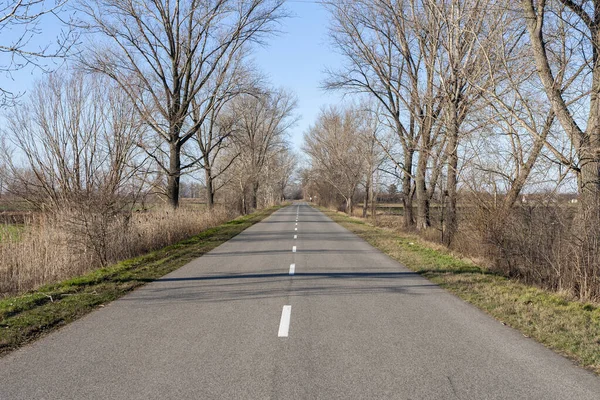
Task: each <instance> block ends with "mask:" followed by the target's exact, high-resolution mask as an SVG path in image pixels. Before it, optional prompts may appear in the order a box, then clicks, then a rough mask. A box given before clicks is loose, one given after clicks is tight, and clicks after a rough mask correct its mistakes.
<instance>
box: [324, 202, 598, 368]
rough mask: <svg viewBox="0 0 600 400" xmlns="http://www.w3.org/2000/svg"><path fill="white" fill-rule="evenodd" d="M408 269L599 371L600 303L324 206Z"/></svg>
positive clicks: (352, 230)
mask: <svg viewBox="0 0 600 400" xmlns="http://www.w3.org/2000/svg"><path fill="white" fill-rule="evenodd" d="M321 210H322V211H323V212H324V213H325V214H327V215H328V216H329V217H330V218H331V219H332V220H334V221H335V222H337V223H339V224H340V225H342V226H344V227H345V228H346V229H348V230H350V231H351V232H354V233H355V234H357V235H358V236H360V237H361V238H363V239H364V240H366V241H367V242H368V243H370V244H371V245H372V246H374V247H376V248H378V249H380V250H381V251H383V252H384V253H386V254H388V255H389V256H390V257H392V258H393V259H395V260H397V261H399V262H400V263H402V264H403V265H405V266H406V267H408V268H410V269H412V270H413V271H415V272H417V273H419V274H421V275H423V276H425V277H426V278H428V279H429V280H431V281H432V282H434V283H436V284H438V285H440V286H441V287H443V288H445V289H447V290H449V291H450V292H452V293H454V294H456V295H457V296H459V297H460V298H462V299H463V300H465V301H467V302H469V303H471V304H473V305H475V306H477V307H479V308H480V309H482V310H484V311H485V312H487V313H488V314H490V315H491V316H493V317H494V318H496V319H498V320H499V321H501V322H503V323H504V324H506V325H509V326H511V327H513V328H515V329H518V330H519V331H521V332H522V333H523V335H525V336H527V337H531V338H533V339H535V340H537V341H538V342H540V343H542V344H544V345H545V346H547V347H549V348H551V349H553V350H555V351H557V352H558V353H560V354H563V355H564V356H566V357H568V358H570V359H572V360H574V361H576V362H577V363H578V364H579V365H581V366H583V367H586V368H588V369H590V370H592V371H594V372H596V373H598V374H600V307H598V305H595V304H586V303H582V302H579V301H572V300H570V299H569V298H568V297H566V296H562V295H560V294H556V293H552V292H549V291H546V290H542V289H539V288H536V287H532V286H528V285H525V284H523V283H520V282H516V281H514V280H510V279H507V278H505V277H503V276H499V275H497V274H494V273H492V272H490V271H489V270H486V269H485V268H482V267H479V266H477V265H474V264H473V263H471V262H469V261H466V260H461V259H459V258H456V257H455V256H453V255H451V254H449V253H448V252H446V251H444V250H441V249H433V248H432V247H431V246H429V245H428V244H427V243H425V242H423V241H420V240H419V239H417V238H415V237H410V236H408V235H403V234H401V233H398V232H395V231H392V230H390V229H385V228H378V227H375V226H373V225H371V224H369V223H366V222H365V221H364V220H359V219H357V218H351V217H348V216H346V215H344V214H341V213H336V212H332V211H330V210H326V209H323V208H322V209H321Z"/></svg>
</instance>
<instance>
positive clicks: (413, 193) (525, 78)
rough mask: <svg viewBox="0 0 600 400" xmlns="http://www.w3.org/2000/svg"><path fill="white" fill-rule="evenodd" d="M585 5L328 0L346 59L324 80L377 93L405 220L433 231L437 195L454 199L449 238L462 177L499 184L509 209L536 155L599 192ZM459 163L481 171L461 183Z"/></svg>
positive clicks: (594, 194) (593, 194)
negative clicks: (390, 136)
mask: <svg viewBox="0 0 600 400" xmlns="http://www.w3.org/2000/svg"><path fill="white" fill-rule="evenodd" d="M585 3H586V5H585V6H579V5H577V4H576V3H573V2H569V1H549V2H533V1H522V2H521V3H520V7H514V6H513V7H509V6H508V5H507V4H506V3H505V2H501V1H494V0H485V1H484V0H464V1H450V0H448V1H441V2H440V1H431V0H403V1H392V0H359V1H354V2H346V1H328V2H326V3H325V4H326V6H327V7H328V9H329V11H330V13H331V16H332V19H333V22H332V26H331V37H332V40H333V43H334V45H335V47H336V48H337V49H338V50H339V51H340V52H341V53H342V54H343V55H344V57H345V59H346V63H345V65H344V66H343V67H342V68H340V69H337V70H331V71H329V78H328V79H327V81H326V82H325V86H326V88H327V89H330V90H341V91H344V92H345V93H354V94H361V95H363V96H366V97H368V98H370V99H371V101H372V102H373V103H372V104H375V105H376V106H377V108H378V110H379V114H380V115H381V123H382V124H384V125H385V126H386V128H387V129H388V130H389V131H390V132H393V134H394V136H395V140H394V141H392V142H388V143H386V144H384V143H381V142H380V143H379V144H380V146H382V147H383V150H384V151H385V153H386V154H387V155H388V159H389V161H390V162H391V163H392V164H393V165H394V167H395V168H396V170H398V171H400V181H401V188H402V193H403V205H404V210H405V213H404V223H405V226H407V227H410V226H413V224H414V225H415V227H416V228H417V229H418V230H424V229H427V228H428V227H429V226H430V224H431V221H430V204H431V202H432V200H433V199H434V197H436V193H437V196H438V197H439V196H442V197H447V201H446V204H447V215H446V219H445V237H446V239H445V241H446V243H447V244H449V243H451V242H452V238H453V236H454V235H455V233H456V231H457V229H458V217H457V201H458V191H459V187H465V186H466V185H472V186H473V187H474V188H475V187H477V188H478V189H481V188H482V187H483V186H484V185H486V184H492V185H493V186H498V185H501V186H503V187H502V189H499V190H500V191H501V192H502V194H503V201H502V209H503V210H505V211H507V210H510V208H511V207H512V206H513V205H514V203H515V202H516V200H517V199H518V198H519V194H520V193H522V191H523V189H524V186H525V184H526V183H527V182H528V180H530V179H531V174H532V172H535V168H536V165H537V164H538V163H539V164H543V165H544V166H545V167H548V169H549V170H551V172H552V173H556V176H557V177H558V178H557V179H555V181H562V180H563V179H564V178H565V177H566V176H567V175H568V174H570V173H571V174H573V175H574V176H575V177H576V178H577V181H578V183H579V185H578V187H579V191H580V192H581V193H582V194H583V195H584V197H585V198H586V199H589V201H588V203H589V202H597V198H598V196H599V193H600V191H599V190H598V181H599V169H598V157H599V154H598V152H599V151H598V149H599V148H600V147H599V143H598V139H597V135H598V132H600V127H598V123H597V122H596V120H597V119H598V116H597V114H598V112H597V111H596V110H597V109H598V106H597V104H596V103H597V101H598V100H597V95H596V92H597V90H598V88H597V87H596V86H597V85H596V84H595V79H596V78H594V77H595V75H594V74H595V71H596V68H597V67H595V65H596V64H595V63H596V58H597V56H596V48H597V45H598V43H597V40H596V39H594V38H595V35H597V34H596V33H594V32H595V30H594V29H596V28H595V25H594V23H593V22H592V21H594V14H593V13H594V9H593V7H592V6H591V4H592V3H594V4H596V2H585ZM588 3H589V4H588ZM548 20H550V22H547V21H548ZM545 21H546V22H545ZM574 28H576V29H574ZM599 81H600V80H599ZM540 89H543V90H544V91H545V92H546V95H545V96H544V97H541V96H540V95H541V93H540ZM548 100H550V101H548ZM586 114H587V116H586ZM557 122H558V123H557ZM581 125H584V126H585V128H581V127H580V126H581ZM494 142H495V143H497V144H496V145H494V144H493V143H494ZM486 144H487V145H490V144H491V145H492V146H494V148H491V149H489V148H488V149H487V150H488V151H487V152H486V151H484V150H485V149H484V147H485V145H486ZM393 147H395V148H393ZM499 156H500V158H498V157H499ZM541 158H543V160H541V161H540V159H541ZM494 164H495V165H494ZM461 173H462V176H463V177H466V176H470V177H472V178H475V179H470V180H469V181H468V182H467V180H466V179H463V180H462V182H461V183H462V185H459V181H460V179H459V176H460V174H461ZM486 174H487V175H488V179H481V178H482V176H484V175H486ZM476 192H477V190H476ZM413 202H416V207H414V208H416V214H413V205H414V203H413Z"/></svg>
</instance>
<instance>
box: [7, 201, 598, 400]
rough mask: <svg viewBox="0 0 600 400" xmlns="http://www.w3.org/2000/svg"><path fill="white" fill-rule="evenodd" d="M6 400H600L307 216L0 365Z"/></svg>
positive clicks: (539, 353) (488, 322) (257, 233)
mask: <svg viewBox="0 0 600 400" xmlns="http://www.w3.org/2000/svg"><path fill="white" fill-rule="evenodd" d="M0 399H2V400H5V399H477V400H481V399H543V400H551V399H562V400H564V399H569V400H575V399H600V378H598V377H596V376H595V375H593V374H592V373H590V372H587V371H585V370H583V369H581V368H579V367H576V366H574V365H573V364H572V363H571V362H570V361H569V360H567V359H565V358H563V357H561V356H559V355H557V354H555V353H554V352H552V351H550V350H548V349H546V348H544V347H543V346H541V345H539V344H537V343H535V342H534V341H532V340H531V339H527V338H525V337H523V335H521V334H520V333H519V332H517V331H515V330H513V329H511V328H508V327H506V326H503V325H502V324H501V323H499V322H498V321H496V320H494V319H492V318H491V317H489V316H487V315H486V314H484V313H483V312H481V311H479V310H477V309H476V308H474V307H472V306H471V305H468V304H466V303H465V302H463V301H462V300H460V299H458V298H457V297H455V296H453V295H451V294H449V293H447V292H446V291H444V290H443V289H440V288H439V287H438V286H436V285H434V284H432V283H431V282H429V281H427V280H426V279H424V278H421V277H420V276H418V275H416V274H414V273H411V272H410V271H409V270H407V269H406V268H404V267H403V266H401V265H400V264H398V263H397V262H395V261H393V260H392V259H390V258H389V257H387V256H386V255H384V254H383V253H381V252H379V251H378V250H376V249H374V248H373V247H371V246H370V245H369V244H367V243H366V242H364V241H363V240H361V239H360V238H358V237H357V236H355V235H354V234H352V233H350V232H349V231H347V230H346V229H344V228H342V227H341V226H339V225H337V224H336V223H334V222H332V221H331V220H330V219H329V218H327V217H326V216H325V215H324V214H322V213H321V212H320V211H317V210H315V209H313V208H312V207H310V206H308V205H306V204H303V203H298V204H294V205H292V206H289V207H286V208H283V209H281V210H279V211H278V212H276V213H274V214H273V215H272V216H271V217H269V218H267V219H266V220H264V221H263V222H261V223H259V224H256V225H254V226H253V227H251V228H250V229H248V230H246V231H245V232H243V233H242V234H240V235H238V236H237V237H235V238H234V239H232V240H230V241H229V242H227V243H225V244H223V245H221V246H220V247H218V248H216V249H215V250H213V251H211V252H210V253H208V254H206V255H205V256H203V257H201V258H199V259H197V260H195V261H193V262H191V263H190V264H188V265H186V266H184V267H183V268H181V269H179V270H177V271H175V272H173V273H171V274H169V275H166V276H165V277H163V278H162V279H159V280H158V281H156V282H153V283H151V284H148V285H146V286H144V287H143V288H141V289H138V290H136V291H134V292H132V293H131V294H129V295H127V296H125V297H123V298H122V299H120V300H118V301H115V302H113V303H111V304H109V305H107V306H106V307H105V308H102V309H100V310H98V311H95V312H93V313H91V314H89V315H87V316H86V317H84V318H82V319H80V320H78V321H76V322H74V323H72V324H70V325H68V326H66V327H64V328H62V329H60V330H59V331H57V332H54V333H53V334H50V335H48V336H47V337H45V338H43V339H41V340H39V341H37V342H35V343H33V344H32V345H29V346H26V347H24V348H22V349H20V350H17V351H14V352H12V353H10V354H8V355H7V356H5V357H3V358H1V359H0Z"/></svg>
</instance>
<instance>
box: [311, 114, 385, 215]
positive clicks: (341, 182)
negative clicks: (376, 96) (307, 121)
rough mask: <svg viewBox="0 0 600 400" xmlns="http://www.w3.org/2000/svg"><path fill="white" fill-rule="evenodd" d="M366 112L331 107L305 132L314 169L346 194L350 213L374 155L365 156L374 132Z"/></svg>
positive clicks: (346, 206) (336, 188)
mask: <svg viewBox="0 0 600 400" xmlns="http://www.w3.org/2000/svg"><path fill="white" fill-rule="evenodd" d="M364 115H365V114H364V112H361V110H357V109H356V108H353V107H347V108H345V109H340V108H336V107H329V108H326V109H323V110H322V111H321V113H320V115H319V117H318V119H317V121H316V123H315V125H313V126H311V127H310V128H309V129H308V131H307V132H306V133H305V135H304V151H305V153H306V154H307V155H308V156H309V158H310V162H311V165H312V173H313V174H316V175H317V176H318V177H319V178H320V179H321V180H323V181H325V182H327V184H328V185H329V186H330V187H332V188H334V189H335V190H336V191H337V193H338V194H339V195H340V196H342V197H343V198H344V202H345V209H346V212H347V213H349V214H352V210H353V206H354V205H353V202H352V201H353V198H354V195H355V193H356V190H357V188H358V186H359V185H360V183H361V182H362V181H363V179H364V178H365V175H367V174H366V172H367V171H366V170H367V164H368V159H369V158H370V155H369V156H365V148H364V145H365V143H366V142H367V141H368V139H369V138H372V137H373V135H372V132H371V130H370V129H369V128H371V127H367V126H365V123H364V119H363V117H364ZM320 194H321V193H320Z"/></svg>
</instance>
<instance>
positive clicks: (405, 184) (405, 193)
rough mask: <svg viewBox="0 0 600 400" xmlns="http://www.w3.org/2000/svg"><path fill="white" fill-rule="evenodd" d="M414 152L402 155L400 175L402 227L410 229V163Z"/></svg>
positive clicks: (411, 202)
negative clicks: (402, 168)
mask: <svg viewBox="0 0 600 400" xmlns="http://www.w3.org/2000/svg"><path fill="white" fill-rule="evenodd" d="M413 156H414V152H413V151H412V150H411V151H405V153H404V169H405V171H404V173H403V174H402V206H403V207H404V227H405V228H407V229H408V228H411V227H412V226H413V225H414V223H415V220H414V217H413V191H412V178H411V172H412V163H413Z"/></svg>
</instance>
